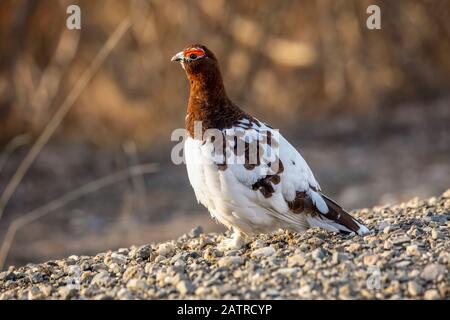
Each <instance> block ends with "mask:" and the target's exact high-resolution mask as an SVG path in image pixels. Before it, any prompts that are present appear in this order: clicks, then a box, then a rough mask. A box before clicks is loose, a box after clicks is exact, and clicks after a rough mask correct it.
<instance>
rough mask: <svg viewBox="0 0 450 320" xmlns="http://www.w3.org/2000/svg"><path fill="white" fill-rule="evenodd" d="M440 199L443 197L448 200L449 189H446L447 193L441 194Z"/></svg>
mask: <svg viewBox="0 0 450 320" xmlns="http://www.w3.org/2000/svg"><path fill="white" fill-rule="evenodd" d="M442 197H443V198H450V189H447V191H445V192H444V193H443V194H442Z"/></svg>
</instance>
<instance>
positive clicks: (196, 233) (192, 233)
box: [188, 226, 203, 238]
mask: <svg viewBox="0 0 450 320" xmlns="http://www.w3.org/2000/svg"><path fill="white" fill-rule="evenodd" d="M202 233H203V228H202V227H201V226H197V227H195V228H193V229H192V230H191V231H189V233H188V236H189V237H191V238H198V237H199V236H200V235H201V234H202Z"/></svg>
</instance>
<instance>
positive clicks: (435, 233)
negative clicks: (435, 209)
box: [431, 229, 444, 240]
mask: <svg viewBox="0 0 450 320" xmlns="http://www.w3.org/2000/svg"><path fill="white" fill-rule="evenodd" d="M431 238H433V239H434V240H437V239H442V238H444V234H443V233H442V232H440V231H438V230H436V229H433V230H431Z"/></svg>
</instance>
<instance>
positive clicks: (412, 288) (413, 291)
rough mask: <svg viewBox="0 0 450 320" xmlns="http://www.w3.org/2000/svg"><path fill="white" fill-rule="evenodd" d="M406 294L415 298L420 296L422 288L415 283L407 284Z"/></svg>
mask: <svg viewBox="0 0 450 320" xmlns="http://www.w3.org/2000/svg"><path fill="white" fill-rule="evenodd" d="M408 292H409V294H410V295H411V296H413V297H416V296H419V295H421V294H422V292H423V287H422V286H421V285H420V284H418V283H417V282H416V281H409V282H408Z"/></svg>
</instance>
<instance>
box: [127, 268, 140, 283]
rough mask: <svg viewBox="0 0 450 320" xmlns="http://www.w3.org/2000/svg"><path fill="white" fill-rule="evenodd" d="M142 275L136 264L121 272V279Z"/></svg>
mask: <svg viewBox="0 0 450 320" xmlns="http://www.w3.org/2000/svg"><path fill="white" fill-rule="evenodd" d="M142 275H143V271H142V269H141V268H140V267H138V266H131V267H128V268H127V269H126V270H125V272H124V273H123V276H122V277H123V280H124V281H125V282H128V281H129V280H130V279H132V278H140V277H141V276H142Z"/></svg>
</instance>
